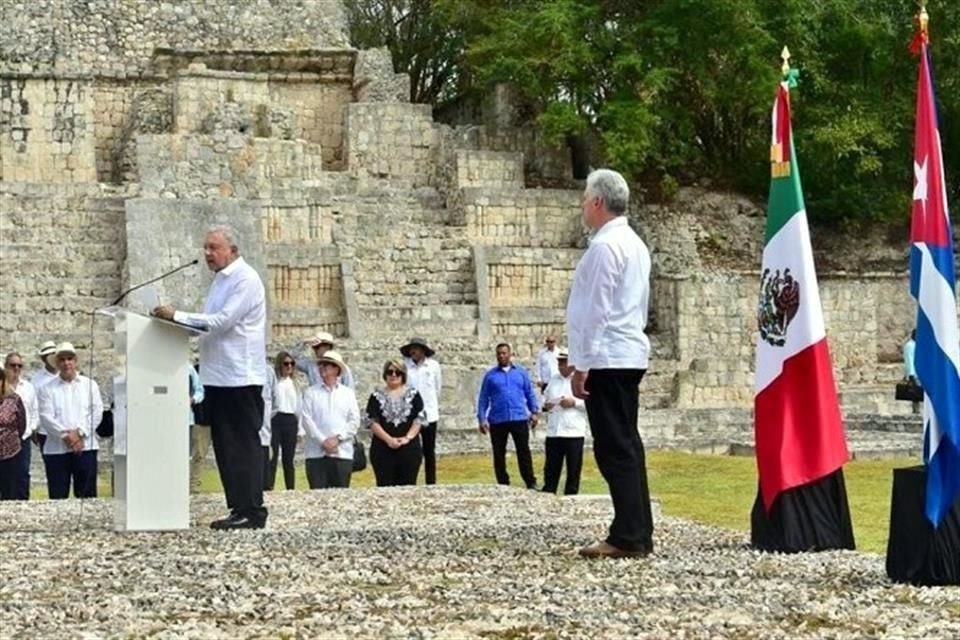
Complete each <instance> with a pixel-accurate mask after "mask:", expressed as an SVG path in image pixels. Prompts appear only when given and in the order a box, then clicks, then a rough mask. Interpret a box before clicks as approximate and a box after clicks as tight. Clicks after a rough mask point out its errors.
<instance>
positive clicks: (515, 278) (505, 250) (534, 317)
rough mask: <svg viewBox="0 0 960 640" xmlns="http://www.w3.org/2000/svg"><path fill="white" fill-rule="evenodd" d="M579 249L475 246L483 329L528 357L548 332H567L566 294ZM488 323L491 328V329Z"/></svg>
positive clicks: (559, 334)
mask: <svg viewBox="0 0 960 640" xmlns="http://www.w3.org/2000/svg"><path fill="white" fill-rule="evenodd" d="M581 253H582V252H581V251H580V250H577V249H546V248H526V247H490V246H484V245H477V246H475V247H474V262H475V269H476V273H477V288H478V291H479V292H480V296H479V302H480V310H479V313H480V320H481V328H482V329H483V332H482V335H484V336H486V335H487V331H489V338H490V340H491V342H494V343H496V342H500V341H502V340H504V341H507V342H510V344H511V346H512V347H513V349H514V352H515V353H516V354H517V357H518V358H521V359H525V360H527V361H530V359H531V358H533V356H534V355H535V354H536V352H537V350H539V349H540V347H542V346H543V339H544V336H546V335H548V334H551V333H552V334H554V335H556V336H557V339H558V340H560V341H561V342H564V341H565V340H566V338H565V331H566V328H565V318H564V312H565V309H566V302H567V295H568V293H569V290H570V283H571V281H572V279H573V271H574V269H575V268H576V264H577V261H578V260H579V259H580V255H581ZM487 327H489V329H487Z"/></svg>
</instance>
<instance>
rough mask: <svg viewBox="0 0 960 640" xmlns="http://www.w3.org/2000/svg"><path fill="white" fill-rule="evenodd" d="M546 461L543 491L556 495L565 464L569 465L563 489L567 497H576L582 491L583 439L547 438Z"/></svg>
mask: <svg viewBox="0 0 960 640" xmlns="http://www.w3.org/2000/svg"><path fill="white" fill-rule="evenodd" d="M544 449H545V451H544V453H545V454H546V460H545V461H544V463H543V490H544V491H545V492H546V493H556V492H557V485H558V484H560V472H561V471H562V470H563V463H564V461H566V463H567V482H566V484H565V485H564V488H563V494H564V495H566V496H575V495H577V493H579V491H580V472H581V470H582V469H583V438H547V440H546V442H544Z"/></svg>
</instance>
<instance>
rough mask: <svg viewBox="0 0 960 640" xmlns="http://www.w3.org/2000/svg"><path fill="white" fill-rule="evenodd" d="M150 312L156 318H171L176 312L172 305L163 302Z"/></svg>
mask: <svg viewBox="0 0 960 640" xmlns="http://www.w3.org/2000/svg"><path fill="white" fill-rule="evenodd" d="M152 313H153V315H155V316H157V317H158V318H163V319H164V320H173V314H174V313H176V309H174V308H173V306H172V305H169V304H165V305H161V306H159V307H154V309H153V311H152Z"/></svg>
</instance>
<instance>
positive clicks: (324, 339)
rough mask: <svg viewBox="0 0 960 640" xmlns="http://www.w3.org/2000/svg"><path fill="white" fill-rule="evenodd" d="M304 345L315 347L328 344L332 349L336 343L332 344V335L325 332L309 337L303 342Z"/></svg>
mask: <svg viewBox="0 0 960 640" xmlns="http://www.w3.org/2000/svg"><path fill="white" fill-rule="evenodd" d="M304 343H306V344H308V345H309V346H311V347H315V346H317V345H320V344H328V345H330V346H331V347H333V346H334V345H335V344H336V342H334V340H333V334H330V333H327V332H326V331H321V332H319V333H316V334H314V335H312V336H310V337H309V338H307V339H306V340H304Z"/></svg>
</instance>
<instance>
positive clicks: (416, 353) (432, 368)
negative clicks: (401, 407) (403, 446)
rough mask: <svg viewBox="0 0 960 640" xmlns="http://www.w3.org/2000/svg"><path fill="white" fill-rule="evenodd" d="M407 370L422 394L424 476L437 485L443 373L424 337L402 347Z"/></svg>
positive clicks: (408, 376) (421, 428) (410, 378)
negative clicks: (438, 432)
mask: <svg viewBox="0 0 960 640" xmlns="http://www.w3.org/2000/svg"><path fill="white" fill-rule="evenodd" d="M400 353H401V354H403V359H404V360H403V362H404V364H405V365H406V367H407V385H408V386H410V387H412V388H414V389H416V390H417V391H419V392H420V397H421V398H422V399H423V413H424V423H423V424H422V425H421V426H420V439H421V442H422V446H423V477H424V481H425V482H426V484H436V483H437V425H438V423H439V421H440V389H441V388H442V387H443V374H442V372H441V370H440V363H439V362H437V361H436V360H434V359H433V355H434V353H435V352H434V350H433V349H431V348H430V345H428V344H427V341H426V340H424V339H423V338H411V340H410V342H408V343H407V344H405V345H403V346H402V347H400Z"/></svg>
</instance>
